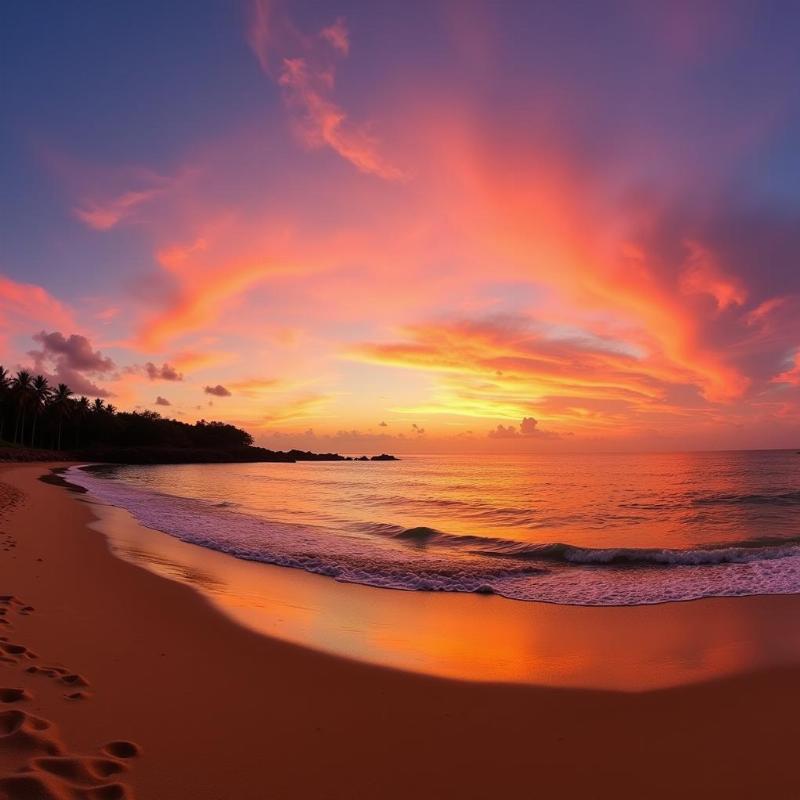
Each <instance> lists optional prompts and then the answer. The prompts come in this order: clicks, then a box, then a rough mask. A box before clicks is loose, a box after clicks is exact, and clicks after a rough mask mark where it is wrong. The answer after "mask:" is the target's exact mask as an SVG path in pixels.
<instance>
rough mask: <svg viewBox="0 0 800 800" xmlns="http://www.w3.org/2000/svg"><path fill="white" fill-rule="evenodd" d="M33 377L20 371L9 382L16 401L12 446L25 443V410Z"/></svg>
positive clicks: (24, 371)
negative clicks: (15, 420) (15, 422)
mask: <svg viewBox="0 0 800 800" xmlns="http://www.w3.org/2000/svg"><path fill="white" fill-rule="evenodd" d="M32 381H33V375H31V373H30V372H28V370H26V369H21V370H20V371H19V372H18V373H17V374H16V375H15V376H14V379H13V380H12V381H11V389H12V391H13V393H14V395H15V398H16V401H17V424H16V426H15V428H14V444H16V443H17V442H19V443H20V444H24V443H25V409H26V408H27V406H28V404H29V403H30V400H31V397H30V395H31V384H32Z"/></svg>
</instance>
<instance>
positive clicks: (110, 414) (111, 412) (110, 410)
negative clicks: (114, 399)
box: [106, 403, 117, 417]
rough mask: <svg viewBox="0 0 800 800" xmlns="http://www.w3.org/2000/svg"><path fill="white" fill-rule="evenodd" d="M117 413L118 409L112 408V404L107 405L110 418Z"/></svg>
mask: <svg viewBox="0 0 800 800" xmlns="http://www.w3.org/2000/svg"><path fill="white" fill-rule="evenodd" d="M116 413H117V407H116V406H112V405H111V403H106V414H108V415H109V416H110V417H113V416H114V414H116Z"/></svg>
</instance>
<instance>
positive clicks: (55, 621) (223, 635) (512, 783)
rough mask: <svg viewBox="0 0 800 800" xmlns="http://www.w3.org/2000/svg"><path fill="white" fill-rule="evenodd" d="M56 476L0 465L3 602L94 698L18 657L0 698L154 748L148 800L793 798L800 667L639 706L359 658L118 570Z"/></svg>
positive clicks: (76, 746) (594, 693) (774, 604)
mask: <svg viewBox="0 0 800 800" xmlns="http://www.w3.org/2000/svg"><path fill="white" fill-rule="evenodd" d="M47 469H48V467H47V465H43V464H38V465H7V466H3V467H2V468H0V483H3V484H8V485H11V486H13V487H14V488H16V489H17V490H18V491H20V492H21V493H22V494H23V495H24V498H23V499H22V501H21V502H20V503H18V504H17V505H16V506H15V507H13V508H11V509H10V510H9V511H8V513H7V514H6V515H5V518H4V519H3V521H2V525H0V529H2V530H3V531H4V532H5V535H6V536H10V537H12V538H13V540H14V543H15V546H14V547H8V548H7V549H5V548H4V549H3V550H2V551H0V565H2V567H0V570H1V574H2V585H1V586H0V592H2V593H3V594H13V595H15V596H17V597H19V598H21V600H22V601H23V602H24V603H25V604H29V605H31V606H33V608H34V611H33V612H32V613H30V614H24V615H21V614H16V615H15V616H14V619H13V633H9V634H8V635H9V638H10V639H11V640H12V641H13V642H15V643H19V644H21V645H24V646H25V647H26V648H29V649H30V650H32V651H34V652H35V653H37V658H38V659H39V660H47V661H50V662H56V661H58V662H63V663H64V664H66V665H68V666H69V668H70V669H71V670H73V671H74V673H75V674H79V675H80V676H83V677H84V678H85V680H86V681H87V683H88V684H89V685H88V686H87V687H86V691H87V692H88V693H89V695H90V696H88V697H86V698H84V699H79V700H74V701H70V700H67V699H65V698H64V696H63V695H64V692H63V691H62V690H63V686H59V687H54V686H53V682H52V681H49V680H46V679H45V678H44V677H43V676H42V675H40V674H30V673H27V672H25V671H24V668H23V667H24V666H25V663H26V662H22V661H20V663H17V664H11V663H3V664H0V674H1V675H2V686H3V687H12V686H13V687H20V688H25V689H26V690H28V691H29V692H30V693H31V694H32V695H33V699H31V700H28V701H23V702H21V703H19V704H16V703H14V704H11V705H8V706H6V705H4V706H3V709H5V708H10V707H12V706H13V707H17V705H18V707H19V708H26V709H27V710H28V711H29V712H30V713H32V714H36V715H37V716H39V717H41V718H44V719H47V720H52V721H53V722H54V723H55V725H56V726H57V728H58V729H59V732H60V733H59V735H60V736H62V737H63V740H64V741H65V742H68V743H69V746H70V748H71V750H72V751H74V752H80V753H90V752H95V751H97V749H98V748H99V747H101V746H102V745H103V744H104V743H106V742H110V741H113V740H119V739H124V740H131V741H133V742H135V743H136V744H137V745H139V746H140V747H141V748H142V753H143V754H142V756H141V757H140V758H138V759H136V760H135V763H133V762H132V763H131V767H130V769H126V770H125V771H124V774H123V778H122V780H123V782H124V783H125V784H128V785H129V786H130V787H132V789H133V790H134V791H135V795H136V796H137V797H139V798H140V799H141V798H158V797H170V798H175V800H181V799H182V798H187V800H188V798H193V799H194V800H204V799H205V798H207V799H208V800H211V798H216V800H219V799H220V798H236V800H250V799H251V798H252V800H256V799H257V798H258V799H260V798H263V797H277V798H294V797H326V798H345V797H347V798H352V797H359V796H362V797H369V796H373V797H381V798H394V797H398V798H399V797H407V796H409V795H416V796H420V797H432V798H433V797H436V798H450V797H452V798H456V797H459V798H485V797H491V796H498V797H502V796H513V795H518V794H519V793H520V792H525V793H528V792H530V793H531V794H537V795H541V796H544V797H567V796H587V797H612V796H613V797H616V798H620V797H623V798H625V797H631V798H633V797H643V796H644V797H649V798H654V797H664V798H666V797H676V796H683V797H715V796H720V797H721V796H725V797H727V798H730V797H742V798H744V797H753V796H768V797H776V798H781V797H787V798H788V797H792V796H797V794H798V793H799V792H800V777H798V776H796V774H793V773H792V771H791V770H790V768H788V766H787V765H790V764H791V763H792V761H791V759H792V757H793V751H794V738H795V736H796V734H797V728H798V723H797V722H796V720H797V719H798V712H799V711H800V697H798V696H797V692H796V690H795V686H796V682H797V680H798V678H800V667H798V666H796V665H789V666H776V667H773V668H770V669H763V670H759V671H751V672H747V673H743V674H737V675H734V676H729V677H722V678H717V679H714V680H709V681H705V682H700V683H693V684H689V685H683V686H679V687H673V688H668V689H660V690H654V691H642V692H635V693H631V692H619V691H608V690H602V691H601V690H596V689H577V688H568V689H567V688H554V687H547V688H542V687H537V686H530V685H512V684H508V683H505V684H499V683H490V682H485V683H474V682H465V681H456V680H445V679H442V678H438V677H432V676H428V675H422V674H418V673H413V672H404V671H400V670H394V669H388V668H385V667H380V666H374V665H370V664H366V663H361V662H358V661H352V660H348V659H345V658H341V657H337V656H333V655H330V654H327V653H324V652H320V651H318V650H312V649H309V648H306V647H301V646H298V645H296V644H292V643H289V642H286V641H280V640H278V639H275V638H270V637H267V636H265V635H263V634H261V633H256V632H254V631H252V630H248V629H247V628H245V627H243V626H240V625H236V624H234V623H233V622H231V621H230V620H229V619H228V618H227V617H226V616H224V615H223V614H221V613H219V611H218V610H216V609H215V608H213V607H212V605H211V604H210V603H208V602H206V600H204V599H203V597H202V596H201V595H200V594H198V593H197V592H196V591H194V590H193V589H190V588H189V587H187V586H186V585H183V584H181V583H178V582H175V581H173V580H167V579H165V578H164V577H160V576H158V575H156V574H154V573H153V572H151V571H148V570H145V569H142V568H140V567H139V566H135V565H133V564H131V563H129V562H128V561H125V560H122V559H120V558H117V557H116V556H114V555H113V554H112V553H111V551H110V549H109V546H108V544H107V543H106V541H105V539H104V538H103V537H102V536H100V535H98V533H97V532H96V531H95V530H92V529H90V528H89V525H90V524H91V523H93V522H94V521H95V520H94V516H93V513H92V510H91V507H90V506H88V505H87V504H85V503H79V502H76V499H75V496H72V495H70V493H69V492H67V491H65V490H64V489H63V488H60V487H57V486H53V485H50V484H45V483H43V482H41V481H40V480H39V476H40V475H41V474H43V473H45V472H46V471H47ZM39 559H41V560H39ZM276 569H278V568H276ZM287 572H288V571H287ZM201 577H202V576H201ZM289 580H291V576H289ZM318 580H326V579H324V578H319V579H318ZM340 588H342V587H339V586H337V589H340ZM359 588H361V591H368V592H382V593H385V592H387V590H374V589H364V588H363V587H359ZM400 599H401V600H402V599H403V598H400ZM432 599H433V600H434V601H438V600H439V599H444V598H438V597H434V598H432ZM455 599H456V600H460V599H463V598H455ZM485 599H487V600H492V599H496V598H485ZM501 602H510V601H501ZM701 602H703V601H701ZM717 602H718V603H719V604H722V605H723V606H724V605H728V607H729V608H733V607H734V606H733V605H730V604H746V605H747V607H748V608H749V609H752V613H753V614H754V615H755V616H761V615H764V616H770V615H771V614H772V613H773V612H774V611H775V610H776V609H778V608H782V609H783V613H784V614H785V613H786V608H788V607H791V608H794V609H797V610H800V597H796V596H785V597H781V598H778V597H775V598H772V597H759V598H735V599H725V600H719V601H717ZM685 605H689V604H685ZM742 607H744V606H742ZM647 610H649V609H647ZM596 618H597V617H596ZM703 633H704V632H703V631H702V630H698V631H697V635H698V636H702V635H703ZM632 644H633V643H632ZM35 663H38V661H36V662H35ZM0 746H1V745H0ZM4 766H5V764H4ZM688 776H691V778H689V777H688ZM689 781H690V782H689ZM0 796H2V793H1V790H0Z"/></svg>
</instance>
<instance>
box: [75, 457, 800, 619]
mask: <svg viewBox="0 0 800 800" xmlns="http://www.w3.org/2000/svg"><path fill="white" fill-rule="evenodd" d="M65 477H66V478H67V480H69V481H70V482H72V483H74V484H78V485H80V486H82V487H84V488H85V489H86V490H87V491H88V492H89V493H90V495H91V496H93V497H94V498H96V499H97V500H99V501H101V502H104V503H108V504H111V505H115V506H119V507H122V508H124V509H126V510H127V511H129V512H130V513H131V514H132V515H133V516H134V517H135V518H136V519H137V520H138V521H139V522H141V523H142V524H143V525H145V526H147V527H150V528H154V529H157V530H160V531H163V532H164V533H167V534H170V535H171V536H174V537H177V538H178V539H181V540H183V541H185V542H190V543H193V544H196V545H199V546H202V547H206V548H211V549H213V550H217V551H220V552H223V553H227V554H229V555H231V556H234V557H237V558H241V559H247V560H251V561H260V562H264V563H268V564H277V565H280V566H284V567H291V568H295V569H302V570H306V571H308V572H312V573H317V574H321V575H326V576H329V577H330V578H333V579H335V580H338V581H344V582H349V583H358V584H364V585H368V586H376V587H382V588H388V589H404V590H409V591H444V592H472V593H487V594H497V595H502V596H504V597H508V598H511V599H514V600H521V601H542V602H548V603H561V604H568V605H593V606H604V605H640V604H652V603H663V602H668V601H677V600H691V599H696V598H701V597H714V596H717V597H719V596H735V595H756V594H785V593H795V592H798V591H800V523H798V518H797V513H798V510H800V455H798V454H797V453H796V452H795V451H750V452H714V453H670V454H636V455H619V454H613V455H612V454H595V455H572V454H570V455H550V454H548V455H513V456H508V455H505V456H486V455H468V456H465V455H459V456H454V455H447V456H443V455H436V456H433V455H432V456H406V457H403V458H402V460H400V461H395V462H307V463H297V464H268V463H264V464H208V465H206V464H204V465H168V466H102V467H99V468H92V469H88V470H87V469H85V468H80V467H72V468H70V469H69V470H68V472H67V475H66V476H65Z"/></svg>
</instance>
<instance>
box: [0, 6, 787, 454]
mask: <svg viewBox="0 0 800 800" xmlns="http://www.w3.org/2000/svg"><path fill="white" fill-rule="evenodd" d="M0 20H1V21H2V25H0V73H1V74H2V76H3V77H2V82H0V93H1V96H2V115H1V116H0V175H2V182H1V183H0V363H3V365H4V366H6V367H7V368H9V369H12V370H16V369H19V368H21V367H28V368H34V369H36V370H37V371H39V372H43V373H44V374H46V375H48V376H49V377H51V379H52V380H53V381H56V382H57V381H60V380H63V381H65V382H66V383H68V384H69V385H70V386H71V388H72V389H73V390H74V391H75V392H76V393H79V394H80V393H85V394H88V395H91V396H95V395H100V396H103V397H106V398H108V399H109V401H110V402H112V403H114V404H115V405H116V406H117V407H118V408H122V409H128V410H132V409H134V408H139V409H150V410H156V411H159V412H161V413H164V414H165V415H168V416H175V417H176V418H178V419H182V420H186V421H190V422H191V421H194V420H195V419H199V418H206V419H220V420H224V421H227V422H232V423H235V424H237V425H241V426H243V427H245V428H246V429H248V430H249V431H250V432H251V433H252V434H253V435H254V437H255V439H256V441H257V443H258V444H262V445H265V446H267V447H273V448H281V449H283V448H288V447H294V446H299V447H303V448H304V449H306V448H309V449H314V450H330V449H335V450H339V451H341V452H362V451H363V452H375V451H378V452H379V451H382V450H385V451H388V452H397V453H407V452H449V451H453V452H473V451H474V452H484V451H485V452H509V451H510V452H517V451H560V450H564V451H576V450H582V449H591V450H614V449H625V450H629V449H643V450H650V449H683V448H739V447H800V263H799V262H800V147H799V146H798V145H799V144H800V84H798V75H800V47H798V42H799V41H800V13H798V6H797V4H796V3H785V4H783V3H779V2H766V3H759V4H756V3H751V2H742V3H739V2H736V1H735V0H724V1H721V2H718V3H717V2H701V0H694V1H691V2H682V1H678V2H663V3H658V2H644V3H643V2H637V1H636V0H630V1H629V2H603V3H570V2H518V3H514V2H498V3H489V2H483V3H479V2H470V1H469V0H450V1H449V2H418V3H414V2H406V3H397V2H380V1H379V2H345V1H342V2H336V1H335V0H331V1H330V2H320V1H319V0H318V1H317V2H305V1H304V0H295V1H294V2H290V3H279V2H268V1H267V0H262V1H261V2H253V3H246V2H242V3H241V4H237V3H235V2H218V0H193V1H192V2H186V3H178V2H171V3H163V2H160V1H159V2H145V1H144V0H143V2H140V3H135V4H123V5H121V4H117V3H102V2H96V3H90V4H89V3H67V2H55V1H53V2H38V0H37V1H35V2H22V3H14V4H6V6H5V7H4V9H3V10H2V12H0Z"/></svg>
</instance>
